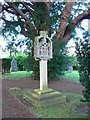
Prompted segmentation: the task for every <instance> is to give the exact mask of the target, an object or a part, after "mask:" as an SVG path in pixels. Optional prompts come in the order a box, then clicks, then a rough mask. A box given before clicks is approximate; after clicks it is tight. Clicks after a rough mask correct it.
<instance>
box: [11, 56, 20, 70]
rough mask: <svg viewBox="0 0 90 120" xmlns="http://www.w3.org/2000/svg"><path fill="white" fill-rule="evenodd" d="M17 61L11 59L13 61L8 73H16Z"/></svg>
mask: <svg viewBox="0 0 90 120" xmlns="http://www.w3.org/2000/svg"><path fill="white" fill-rule="evenodd" d="M17 70H18V68H17V61H16V60H15V59H14V58H13V60H12V61H11V69H10V71H17Z"/></svg>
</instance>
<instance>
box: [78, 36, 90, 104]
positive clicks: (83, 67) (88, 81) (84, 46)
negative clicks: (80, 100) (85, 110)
mask: <svg viewBox="0 0 90 120" xmlns="http://www.w3.org/2000/svg"><path fill="white" fill-rule="evenodd" d="M89 47H90V46H89V44H88V38H87V36H86V35H85V37H84V40H81V39H80V41H79V42H76V49H77V60H78V62H79V75H80V82H81V83H82V85H83V86H84V87H85V89H84V90H83V96H84V97H85V101H87V102H90V71H89V63H90V58H89Z"/></svg>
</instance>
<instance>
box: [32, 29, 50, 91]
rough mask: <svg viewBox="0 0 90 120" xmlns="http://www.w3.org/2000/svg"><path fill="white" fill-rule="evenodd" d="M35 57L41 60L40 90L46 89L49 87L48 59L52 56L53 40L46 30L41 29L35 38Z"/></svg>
mask: <svg viewBox="0 0 90 120" xmlns="http://www.w3.org/2000/svg"><path fill="white" fill-rule="evenodd" d="M34 58H35V60H39V61H40V90H44V89H46V88H48V81H47V60H50V59H51V58H52V41H51V39H50V38H49V37H48V35H47V32H46V31H40V36H37V37H36V38H35V43H34Z"/></svg>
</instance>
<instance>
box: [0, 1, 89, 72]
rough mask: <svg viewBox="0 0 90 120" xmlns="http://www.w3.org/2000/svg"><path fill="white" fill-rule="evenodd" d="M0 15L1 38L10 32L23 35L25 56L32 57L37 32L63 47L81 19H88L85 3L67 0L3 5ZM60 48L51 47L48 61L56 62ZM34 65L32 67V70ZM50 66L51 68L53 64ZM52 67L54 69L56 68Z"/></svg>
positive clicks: (7, 3)
mask: <svg viewBox="0 0 90 120" xmlns="http://www.w3.org/2000/svg"><path fill="white" fill-rule="evenodd" d="M83 8H84V10H83ZM0 13H2V16H1V19H2V20H3V21H4V22H3V27H2V34H3V36H5V34H6V33H7V32H9V33H10V32H11V33H12V32H13V33H14V34H15V35H16V34H23V35H24V36H25V37H26V38H27V40H26V42H25V44H27V46H29V48H30V50H29V53H30V54H31V55H32V57H33V43H34V38H35V36H37V35H39V32H40V31H41V30H45V31H47V32H48V35H49V36H50V37H52V40H53V44H56V43H57V45H58V44H59V45H60V44H61V42H62V44H64V45H65V44H66V43H67V42H68V41H69V40H70V38H72V37H73V35H74V33H75V31H74V30H75V28H76V27H78V26H79V25H80V23H81V22H82V21H83V20H84V19H89V18H90V10H88V2H69V0H67V2H64V1H63V2H58V1H56V2H29V1H28V2H5V3H4V4H2V10H1V11H0ZM7 14H8V17H9V19H8V17H7ZM79 27H81V26H79ZM60 47H61V46H59V47H57V46H56V47H54V49H55V50H54V51H56V52H54V56H55V57H54V58H53V60H52V61H55V62H56V63H58V61H59V59H60V58H58V59H56V56H58V55H60V50H61V49H62V48H60ZM58 51H59V52H58ZM58 57H59V56H58ZM54 59H55V60H54ZM35 64H36V62H35V63H34V64H33V65H34V66H33V70H36V69H35ZM53 65H54V67H55V64H53ZM57 65H58V64H57ZM56 67H57V68H58V66H56ZM55 70H56V69H55ZM38 71H39V70H38ZM55 72H56V71H54V73H55ZM34 73H35V71H34Z"/></svg>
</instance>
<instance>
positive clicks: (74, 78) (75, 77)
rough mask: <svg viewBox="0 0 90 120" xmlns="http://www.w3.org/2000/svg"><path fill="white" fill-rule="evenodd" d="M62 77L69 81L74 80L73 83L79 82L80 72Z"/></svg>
mask: <svg viewBox="0 0 90 120" xmlns="http://www.w3.org/2000/svg"><path fill="white" fill-rule="evenodd" d="M62 77H63V78H65V79H67V80H73V81H76V82H79V73H78V71H73V72H72V73H68V72H66V73H65V74H64V75H63V76H62Z"/></svg>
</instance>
